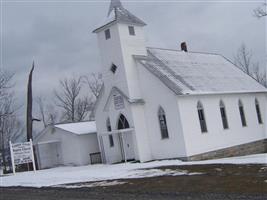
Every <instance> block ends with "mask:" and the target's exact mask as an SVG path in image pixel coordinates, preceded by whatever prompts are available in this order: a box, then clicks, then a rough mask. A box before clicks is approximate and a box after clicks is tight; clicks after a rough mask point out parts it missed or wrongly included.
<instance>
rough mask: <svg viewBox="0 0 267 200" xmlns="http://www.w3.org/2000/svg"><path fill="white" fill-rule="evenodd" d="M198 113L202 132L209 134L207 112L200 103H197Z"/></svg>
mask: <svg viewBox="0 0 267 200" xmlns="http://www.w3.org/2000/svg"><path fill="white" fill-rule="evenodd" d="M197 113H198V120H199V125H200V130H201V133H203V134H204V133H208V126H207V120H206V117H205V111H204V107H203V104H202V103H201V102H200V101H198V103H197Z"/></svg>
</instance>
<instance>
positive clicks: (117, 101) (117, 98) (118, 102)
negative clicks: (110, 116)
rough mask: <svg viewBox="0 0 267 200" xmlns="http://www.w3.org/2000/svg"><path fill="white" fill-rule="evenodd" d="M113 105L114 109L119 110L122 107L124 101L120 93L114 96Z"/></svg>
mask: <svg viewBox="0 0 267 200" xmlns="http://www.w3.org/2000/svg"><path fill="white" fill-rule="evenodd" d="M114 105H115V109H116V110H120V109H123V108H124V101H123V97H122V96H121V95H116V96H114Z"/></svg>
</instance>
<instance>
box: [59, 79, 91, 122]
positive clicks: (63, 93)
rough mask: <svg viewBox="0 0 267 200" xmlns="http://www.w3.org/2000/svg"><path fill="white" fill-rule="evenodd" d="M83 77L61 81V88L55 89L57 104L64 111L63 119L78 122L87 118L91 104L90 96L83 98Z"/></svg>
mask: <svg viewBox="0 0 267 200" xmlns="http://www.w3.org/2000/svg"><path fill="white" fill-rule="evenodd" d="M82 86H83V82H82V77H78V78H74V77H73V78H70V79H64V80H61V81H60V88H59V90H57V91H55V97H56V101H57V102H56V105H57V106H58V107H60V108H61V109H62V111H63V116H62V119H63V120H64V121H68V122H77V121H82V120H84V119H85V117H86V116H87V114H88V112H89V108H90V106H89V105H91V103H90V99H89V98H82V97H81V96H82V94H81V90H82Z"/></svg>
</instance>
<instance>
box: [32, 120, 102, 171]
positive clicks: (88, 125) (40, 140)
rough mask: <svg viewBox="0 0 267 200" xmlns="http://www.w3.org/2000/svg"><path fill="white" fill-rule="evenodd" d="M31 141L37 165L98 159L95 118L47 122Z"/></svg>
mask: <svg viewBox="0 0 267 200" xmlns="http://www.w3.org/2000/svg"><path fill="white" fill-rule="evenodd" d="M34 144H35V151H36V156H37V161H38V166H39V169H44V168H51V167H55V166H59V165H73V166H80V165H87V164H94V163H99V162H101V156H100V151H99V146H98V140H97V134H96V125H95V122H94V121H90V122H78V123H68V124H56V125H51V126H48V127H47V128H45V129H44V130H43V131H42V132H41V133H40V134H39V135H38V136H37V137H36V138H35V139H34Z"/></svg>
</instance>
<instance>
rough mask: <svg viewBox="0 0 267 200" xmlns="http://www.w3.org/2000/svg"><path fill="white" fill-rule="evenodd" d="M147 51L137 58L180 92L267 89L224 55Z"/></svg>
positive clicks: (159, 50)
mask: <svg viewBox="0 0 267 200" xmlns="http://www.w3.org/2000/svg"><path fill="white" fill-rule="evenodd" d="M147 52H148V56H145V57H144V56H134V58H135V59H136V60H137V61H138V62H139V63H141V64H142V65H143V66H144V67H146V68H147V69H148V70H149V71H150V72H151V73H153V74H154V75H155V76H157V77H158V78H159V79H160V80H161V81H162V82H163V83H164V84H165V85H166V86H167V87H168V88H169V89H171V90H172V91H173V92H175V94H177V95H184V94H208V93H211V94H214V93H242V92H246V93H247V92H267V89H266V88H265V87H264V86H262V85H261V84H259V83H258V82H257V81H256V80H255V79H253V78H252V77H250V76H249V75H247V74H245V73H244V72H243V71H242V70H240V69H239V68H238V67H237V66H235V65H234V64H233V63H231V62H230V61H229V60H227V59H226V58H224V57H223V56H221V55H218V54H208V53H197V52H184V51H177V50H169V49H160V48H147Z"/></svg>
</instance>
